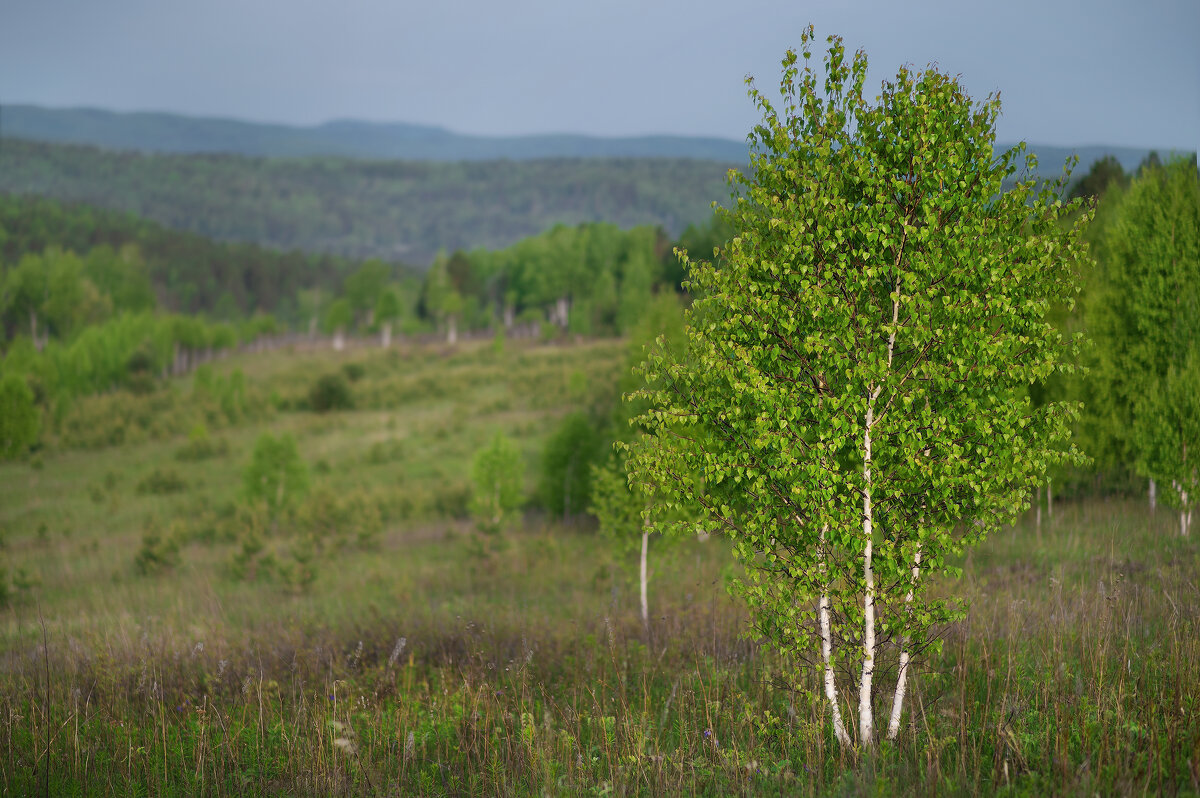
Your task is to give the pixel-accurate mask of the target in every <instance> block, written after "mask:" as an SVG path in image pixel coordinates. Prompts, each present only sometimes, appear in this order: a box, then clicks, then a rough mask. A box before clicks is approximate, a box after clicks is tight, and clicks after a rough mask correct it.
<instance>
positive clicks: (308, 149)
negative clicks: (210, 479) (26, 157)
mask: <svg viewBox="0 0 1200 798" xmlns="http://www.w3.org/2000/svg"><path fill="white" fill-rule="evenodd" d="M0 137H3V138H8V137H13V138H23V139H33V140H36V141H52V142H59V143H67V144H88V145H92V146H95V147H104V148H106V149H113V150H137V151H140V152H163V153H214V152H220V153H233V154H238V155H255V156H264V157H270V158H296V157H304V156H312V155H330V156H341V157H345V158H365V159H374V160H410V161H487V160H497V159H503V158H506V159H510V160H529V159H539V158H695V159H699V160H706V161H722V162H730V163H741V162H744V161H745V160H746V144H745V142H744V141H732V140H730V139H720V138H703V137H691V136H634V137H626V138H607V137H598V136H582V135H569V134H559V135H538V136H467V135H463V134H461V133H454V132H452V131H450V130H446V129H445V128H441V127H431V126H427V125H411V124H405V123H399V122H396V123H393V122H386V123H385V122H364V121H358V120H336V121H332V122H326V123H324V124H321V125H315V126H311V127H300V126H292V125H279V124H264V123H258V122H245V121H241V120H236V119H220V118H214V117H194V116H183V115H180V114H168V113H148V112H137V113H117V112H113V111H104V110H99V109H94V108H42V107H39V106H36V105H5V106H3V107H2V108H0Z"/></svg>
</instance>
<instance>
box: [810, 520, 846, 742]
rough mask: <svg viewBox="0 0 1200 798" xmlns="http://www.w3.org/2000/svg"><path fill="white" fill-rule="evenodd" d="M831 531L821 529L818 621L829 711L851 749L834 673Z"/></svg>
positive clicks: (839, 735)
mask: <svg viewBox="0 0 1200 798" xmlns="http://www.w3.org/2000/svg"><path fill="white" fill-rule="evenodd" d="M828 531H829V526H828V524H827V525H825V526H824V527H823V528H822V529H821V544H820V550H819V552H818V557H819V558H820V559H819V561H818V562H819V568H820V571H821V576H822V580H821V582H822V583H821V599H820V601H819V602H818V603H817V619H818V621H819V623H820V625H821V661H822V662H823V663H824V664H825V698H826V699H827V700H828V701H829V709H830V711H831V713H832V714H833V733H834V736H836V737H837V739H838V742H839V743H841V744H842V745H844V746H846V747H847V748H849V747H850V746H852V745H853V743H852V742H851V741H850V735H849V734H847V733H846V724H845V723H844V722H843V721H842V709H841V707H840V706H839V705H838V697H837V680H836V678H835V676H834V673H833V632H832V630H831V629H830V623H829V593H828V590H829V586H828V584H827V583H826V581H825V574H826V572H827V569H826V565H825V533H826V532H828Z"/></svg>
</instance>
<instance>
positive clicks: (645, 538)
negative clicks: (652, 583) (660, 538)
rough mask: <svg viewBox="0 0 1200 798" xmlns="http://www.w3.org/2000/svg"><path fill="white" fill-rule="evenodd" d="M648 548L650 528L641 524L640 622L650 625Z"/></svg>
mask: <svg viewBox="0 0 1200 798" xmlns="http://www.w3.org/2000/svg"><path fill="white" fill-rule="evenodd" d="M649 549H650V530H648V529H646V527H645V525H644V524H643V526H642V624H644V625H646V626H649V625H650V602H649V601H648V600H647V599H646V553H647V551H648V550H649Z"/></svg>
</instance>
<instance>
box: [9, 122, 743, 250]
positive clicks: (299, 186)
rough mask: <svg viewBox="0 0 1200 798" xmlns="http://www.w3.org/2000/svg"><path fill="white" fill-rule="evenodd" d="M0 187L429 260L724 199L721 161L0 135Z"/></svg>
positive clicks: (263, 238) (682, 219) (269, 237)
mask: <svg viewBox="0 0 1200 798" xmlns="http://www.w3.org/2000/svg"><path fill="white" fill-rule="evenodd" d="M2 145H3V146H0V192H6V193H12V194H21V195H36V196H45V197H51V198H54V199H58V200H62V201H66V202H83V203H88V204H91V205H96V206H99V207H104V208H109V209H115V210H120V211H126V212H131V213H135V214H137V215H138V216H142V217H145V218H147V219H152V220H154V221H156V222H158V223H160V224H163V225H166V226H167V227H170V228H173V229H177V230H188V231H191V232H194V233H199V234H201V235H204V236H208V237H210V238H213V239H217V240H220V241H242V242H253V243H257V244H260V245H262V246H267V247H271V248H275V249H282V250H290V249H299V250H302V251H305V252H326V253H332V254H336V255H341V256H344V257H351V258H356V259H364V258H370V257H376V258H382V259H384V260H387V261H395V260H403V261H405V262H408V263H412V264H416V265H420V266H425V265H428V264H429V263H430V262H431V261H432V260H433V258H434V256H435V255H436V254H437V252H438V251H440V250H442V249H445V250H446V251H449V252H453V251H454V250H456V249H462V250H473V249H478V248H487V249H500V248H503V247H507V246H510V245H512V244H513V243H515V242H517V241H519V240H520V239H522V238H526V237H528V236H531V235H536V234H538V233H540V232H542V231H543V230H546V229H548V228H550V227H552V226H554V225H555V224H565V225H570V226H574V225H578V224H581V223H584V222H596V221H603V222H608V223H611V224H614V225H617V226H618V227H622V228H629V227H636V226H639V225H650V226H659V227H662V228H663V229H664V230H666V231H667V232H668V233H669V234H672V235H678V234H679V233H680V232H682V230H683V229H684V228H686V227H687V225H688V224H693V223H703V222H704V221H705V220H706V219H707V218H708V217H709V215H710V214H711V208H710V202H711V200H712V199H713V198H720V197H723V196H725V194H726V192H725V188H724V177H725V173H726V170H727V168H728V167H727V165H722V164H719V163H714V162H711V161H699V160H687V159H667V158H651V159H636V158H603V159H545V160H530V161H520V162H514V161H479V162H463V163H421V162H413V161H360V160H353V159H345V158H324V157H314V158H297V159H264V158H253V157H245V156H236V155H149V154H138V153H129V152H110V151H105V150H99V149H94V148H90V147H80V146H73V145H61V144H47V143H37V142H30V141H23V140H20V139H6V140H4V141H3V143H2Z"/></svg>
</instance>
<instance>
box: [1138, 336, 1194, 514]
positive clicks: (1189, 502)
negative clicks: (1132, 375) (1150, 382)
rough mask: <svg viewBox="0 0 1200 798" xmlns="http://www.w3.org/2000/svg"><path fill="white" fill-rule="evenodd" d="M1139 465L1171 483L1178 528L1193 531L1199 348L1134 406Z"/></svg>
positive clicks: (1168, 495) (1169, 497)
mask: <svg viewBox="0 0 1200 798" xmlns="http://www.w3.org/2000/svg"><path fill="white" fill-rule="evenodd" d="M1134 415H1135V422H1134V429H1133V436H1134V444H1135V446H1136V447H1137V450H1138V452H1139V462H1138V468H1139V470H1140V471H1142V472H1143V473H1145V474H1149V475H1150V477H1151V478H1152V479H1155V480H1157V481H1159V482H1161V483H1162V484H1164V485H1170V486H1171V488H1172V489H1171V490H1170V491H1168V492H1167V493H1166V501H1167V503H1168V504H1170V505H1173V506H1174V507H1176V508H1177V509H1178V510H1179V534H1180V535H1187V534H1188V533H1189V532H1190V531H1191V525H1192V508H1193V507H1195V505H1196V500H1197V498H1200V465H1198V462H1200V348H1196V349H1192V350H1191V351H1190V352H1188V354H1187V357H1186V358H1185V359H1184V362H1183V363H1182V364H1181V365H1178V366H1176V365H1172V366H1170V367H1169V368H1168V369H1167V375H1166V377H1164V378H1163V379H1162V380H1161V382H1159V384H1158V385H1157V386H1156V387H1155V388H1153V389H1152V390H1149V391H1147V392H1146V393H1145V395H1144V396H1143V397H1142V398H1141V400H1140V401H1139V402H1138V404H1137V406H1136V409H1135V413H1134Z"/></svg>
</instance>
